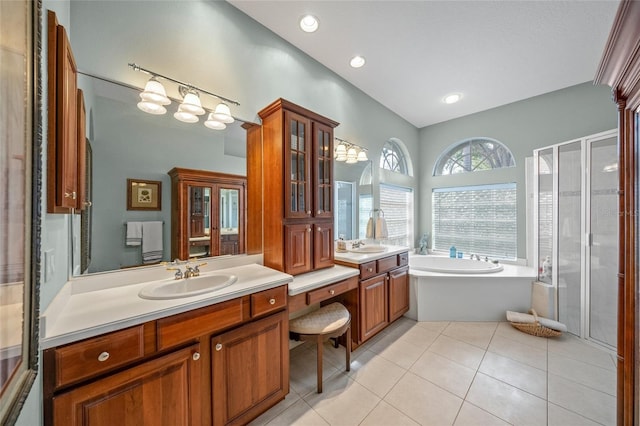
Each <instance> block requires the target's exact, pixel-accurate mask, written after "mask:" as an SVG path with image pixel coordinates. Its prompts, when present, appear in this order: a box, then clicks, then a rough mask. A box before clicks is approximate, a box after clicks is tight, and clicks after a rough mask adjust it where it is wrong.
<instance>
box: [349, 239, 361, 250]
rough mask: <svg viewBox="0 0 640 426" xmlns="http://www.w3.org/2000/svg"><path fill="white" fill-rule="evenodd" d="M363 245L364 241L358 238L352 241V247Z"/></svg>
mask: <svg viewBox="0 0 640 426" xmlns="http://www.w3.org/2000/svg"><path fill="white" fill-rule="evenodd" d="M363 245H364V243H363V242H362V241H361V240H356V241H353V242H352V243H351V248H354V249H356V248H360V246H363Z"/></svg>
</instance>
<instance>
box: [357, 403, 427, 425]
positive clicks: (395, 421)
mask: <svg viewBox="0 0 640 426" xmlns="http://www.w3.org/2000/svg"><path fill="white" fill-rule="evenodd" d="M391 425H393V426H418V423H416V422H414V421H413V420H411V419H410V418H409V417H407V416H405V415H404V414H402V413H401V412H400V411H398V410H396V409H395V408H393V407H392V406H391V405H389V404H388V403H386V402H384V401H380V403H379V404H378V405H377V406H376V408H374V409H373V411H372V412H371V413H369V415H368V416H367V417H366V418H365V419H364V421H363V422H362V423H360V426H391Z"/></svg>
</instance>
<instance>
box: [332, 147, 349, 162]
mask: <svg viewBox="0 0 640 426" xmlns="http://www.w3.org/2000/svg"><path fill="white" fill-rule="evenodd" d="M334 157H335V159H336V161H345V160H346V159H347V147H346V146H344V145H343V144H338V146H336V150H335V155H334Z"/></svg>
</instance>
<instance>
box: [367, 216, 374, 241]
mask: <svg viewBox="0 0 640 426" xmlns="http://www.w3.org/2000/svg"><path fill="white" fill-rule="evenodd" d="M366 238H373V218H372V217H370V218H369V221H368V222H367V235H366Z"/></svg>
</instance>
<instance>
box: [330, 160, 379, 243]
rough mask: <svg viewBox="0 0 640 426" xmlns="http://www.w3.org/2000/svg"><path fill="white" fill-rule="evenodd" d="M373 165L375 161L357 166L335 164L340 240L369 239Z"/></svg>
mask: <svg viewBox="0 0 640 426" xmlns="http://www.w3.org/2000/svg"><path fill="white" fill-rule="evenodd" d="M371 165H372V162H371V160H369V161H362V162H357V163H353V164H347V163H344V162H340V161H335V162H334V176H335V190H334V194H333V197H334V206H335V217H334V226H335V230H336V231H335V236H336V238H339V237H340V236H343V237H344V239H345V240H355V239H365V231H366V227H367V220H368V219H369V213H370V212H371V210H372V209H373V196H372V191H371V182H372V175H371Z"/></svg>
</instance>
